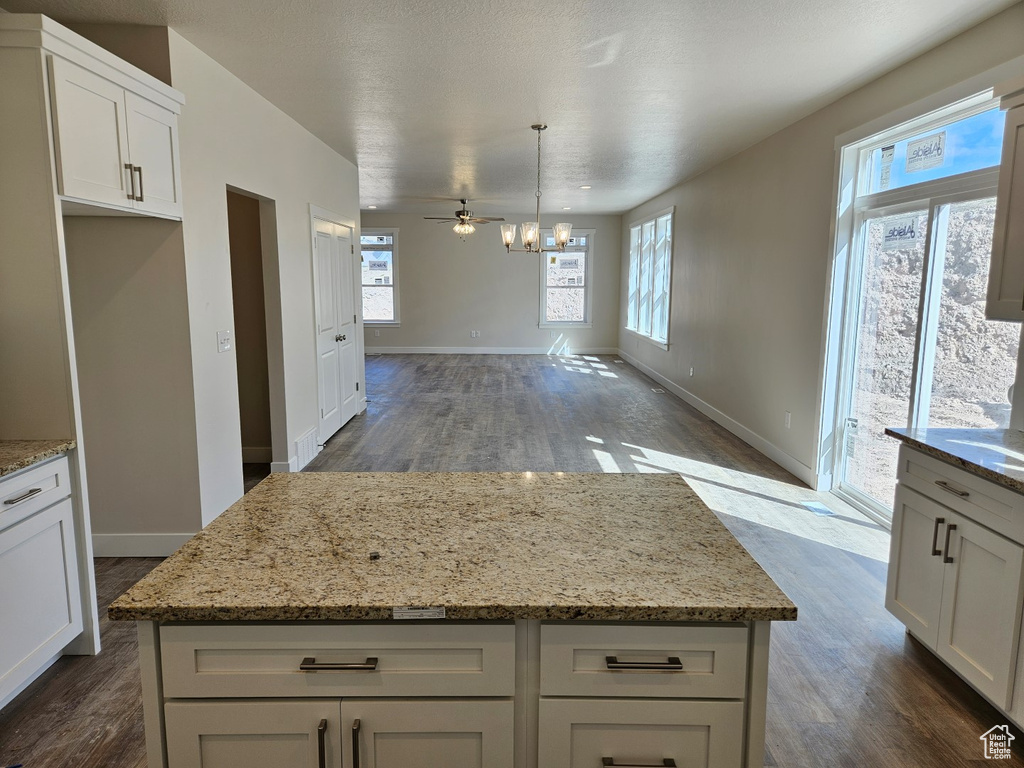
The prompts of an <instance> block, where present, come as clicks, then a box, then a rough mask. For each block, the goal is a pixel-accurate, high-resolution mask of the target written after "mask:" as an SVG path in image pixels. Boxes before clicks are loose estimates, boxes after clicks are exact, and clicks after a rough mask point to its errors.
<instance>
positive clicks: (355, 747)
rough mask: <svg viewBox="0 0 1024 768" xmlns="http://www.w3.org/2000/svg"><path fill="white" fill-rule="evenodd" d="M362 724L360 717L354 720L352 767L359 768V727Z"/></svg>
mask: <svg viewBox="0 0 1024 768" xmlns="http://www.w3.org/2000/svg"><path fill="white" fill-rule="evenodd" d="M362 726H363V724H362V722H361V721H360V720H359V718H358V717H357V718H356V719H355V720H353V721H352V768H359V729H360V728H362Z"/></svg>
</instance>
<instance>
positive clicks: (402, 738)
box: [341, 699, 515, 768]
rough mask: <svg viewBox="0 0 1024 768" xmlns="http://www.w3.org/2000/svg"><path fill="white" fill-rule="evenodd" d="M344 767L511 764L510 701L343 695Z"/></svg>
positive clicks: (501, 767)
mask: <svg viewBox="0 0 1024 768" xmlns="http://www.w3.org/2000/svg"><path fill="white" fill-rule="evenodd" d="M341 713H342V732H343V733H345V734H347V737H346V738H345V739H344V741H343V743H342V751H343V755H344V758H343V760H342V763H343V765H346V766H352V768H436V767H437V766H444V768H513V752H514V749H513V743H514V722H515V721H514V717H513V703H512V699H502V700H492V699H485V700H478V701H474V700H472V699H437V700H431V699H418V700H401V699H398V700H395V699H381V700H373V699H344V700H343V701H342V703H341Z"/></svg>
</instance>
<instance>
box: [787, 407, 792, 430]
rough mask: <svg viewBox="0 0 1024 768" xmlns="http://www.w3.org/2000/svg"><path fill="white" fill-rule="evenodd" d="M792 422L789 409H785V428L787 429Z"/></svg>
mask: <svg viewBox="0 0 1024 768" xmlns="http://www.w3.org/2000/svg"><path fill="white" fill-rule="evenodd" d="M792 422H793V414H792V413H790V412H789V411H786V429H789V427H790V425H791V424H792Z"/></svg>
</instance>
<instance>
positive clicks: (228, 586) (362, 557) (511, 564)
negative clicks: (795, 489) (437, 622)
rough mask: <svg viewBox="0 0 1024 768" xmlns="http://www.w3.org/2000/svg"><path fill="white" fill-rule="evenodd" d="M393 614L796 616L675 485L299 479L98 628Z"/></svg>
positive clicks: (281, 484) (162, 572) (285, 479)
mask: <svg viewBox="0 0 1024 768" xmlns="http://www.w3.org/2000/svg"><path fill="white" fill-rule="evenodd" d="M371 553H377V554H378V555H379V557H376V558H372V557H371ZM396 606H430V607H434V606H443V607H444V608H445V611H446V615H445V618H446V619H454V620H460V619H502V620H507V619H574V620H596V621H778V620H783V621H786V620H795V619H796V613H797V609H796V606H794V605H793V603H792V602H790V600H789V598H787V597H786V595H785V594H783V592H782V590H781V589H779V587H778V586H777V585H776V584H775V582H774V581H772V580H771V578H769V577H768V575H767V574H766V573H765V572H764V571H763V570H762V569H761V567H760V566H759V565H758V564H757V563H756V562H755V561H754V559H753V558H752V557H751V556H750V554H749V553H748V552H747V551H746V550H745V549H744V548H743V547H742V546H741V545H740V543H739V542H738V541H737V540H736V538H735V537H734V536H733V535H732V534H731V533H730V532H729V531H728V530H727V529H726V527H725V526H724V525H723V524H722V523H721V521H719V519H718V518H717V517H716V516H715V514H714V512H712V511H711V510H710V509H709V508H708V507H707V506H706V505H705V504H704V503H703V502H702V501H701V500H700V498H699V497H698V496H697V494H696V493H695V492H694V491H693V490H692V489H691V488H690V486H689V485H688V484H687V483H686V481H685V480H683V479H682V478H681V477H679V476H676V475H656V474H566V473H549V474H548V473H531V472H525V473H413V472H410V473H333V472H330V473H328V472H311V473H281V474H274V475H271V476H270V477H268V478H267V479H266V480H264V481H263V482H261V483H260V484H259V485H258V486H256V487H255V488H254V489H253V490H251V491H250V492H249V493H247V494H246V495H245V496H244V497H242V499H240V500H239V501H238V502H237V503H235V504H234V505H233V506H232V507H230V508H229V509H228V510H227V511H225V512H224V513H223V514H222V515H221V516H220V517H218V518H217V519H216V520H214V521H213V522H212V523H211V524H210V525H209V526H207V527H206V528H205V529H204V530H203V531H201V532H200V533H198V534H197V535H196V536H194V537H193V538H192V539H191V540H190V541H189V542H188V543H186V544H185V545H184V546H183V547H182V548H181V549H180V550H178V551H177V552H176V553H175V554H174V555H172V556H171V557H170V558H169V559H167V560H165V561H164V562H163V563H161V564H160V565H159V566H157V568H156V569H155V570H153V571H152V572H151V573H150V574H149V575H148V576H146V577H145V578H143V579H142V580H141V581H140V582H139V583H138V584H136V585H135V586H134V587H132V588H131V589H130V590H129V591H128V592H127V593H125V594H124V595H122V596H121V597H119V598H118V599H117V600H116V601H115V602H114V603H113V604H112V605H111V606H110V609H109V616H110V618H111V619H113V620H115V621H117V620H121V621H124V620H140V621H296V620H302V621H331V620H352V619H359V620H384V619H391V618H392V609H393V608H394V607H396Z"/></svg>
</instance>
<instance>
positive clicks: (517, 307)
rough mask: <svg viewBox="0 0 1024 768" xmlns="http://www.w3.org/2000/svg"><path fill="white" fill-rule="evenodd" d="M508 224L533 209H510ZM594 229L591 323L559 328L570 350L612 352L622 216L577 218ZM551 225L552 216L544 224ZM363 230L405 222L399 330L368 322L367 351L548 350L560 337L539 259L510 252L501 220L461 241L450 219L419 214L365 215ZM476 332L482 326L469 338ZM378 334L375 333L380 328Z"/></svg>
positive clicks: (579, 225) (574, 219)
mask: <svg viewBox="0 0 1024 768" xmlns="http://www.w3.org/2000/svg"><path fill="white" fill-rule="evenodd" d="M503 215H504V216H505V218H506V219H507V220H508V221H510V222H518V221H527V220H529V219H532V218H533V216H534V214H532V213H531V214H509V213H504V214H503ZM569 220H570V221H571V222H572V224H573V227H575V228H577V229H594V230H596V232H595V234H594V249H593V251H592V260H593V265H592V266H593V273H592V281H593V287H592V290H593V294H592V297H593V298H592V319H593V323H592V325H593V327H591V328H572V329H565V330H564V331H558V333H559V334H560V335H562V336H564V337H565V338H567V339H568V341H569V343H570V345H571V349H572V350H573V351H597V350H613V349H615V348H616V346H617V344H618V331H617V330H616V328H617V325H616V324H617V318H618V315H619V244H620V240H621V233H620V225H621V222H620V218H619V217H618V216H572V217H570V219H569ZM550 221H554V219H546V220H545V223H547V222H550ZM362 225H363V227H366V228H388V227H397V228H398V237H399V242H398V259H399V262H398V263H399V268H398V290H399V302H400V320H401V327H399V328H387V327H384V328H374V327H373V326H372V325H370V324H367V325H366V326H365V328H364V338H365V343H366V349H367V351H368V352H373V351H388V350H392V351H398V350H423V351H452V350H481V351H495V350H502V351H506V350H507V351H544V352H546V351H547V350H548V349H550V348H551V346H552V344H554V343H555V342H556V339H552V338H551V334H550V331H549V329H547V328H538V327H537V326H538V322H539V320H540V304H539V302H540V257H539V256H537V255H536V254H527V253H506V252H505V248H504V246H503V245H502V244H501V239H500V234H499V230H498V225H497V224H487V225H484V226H478V227H477V231H476V232H475V233H474V234H472V235H469V236H468V237H467V238H466V240H465V242H463V241H462V240H461V239H460V238H459V236H458V235H456V234H455V233H454V232H452V227H451V225H450V224H443V223H437V222H433V221H424V219H423V217H422V216H420V215H411V214H407V215H401V214H386V213H365V212H364V213H363V218H362ZM470 330H478V331H480V337H479V338H470V333H469V332H470ZM375 331H379V332H380V335H379V336H375V335H374V332H375Z"/></svg>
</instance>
